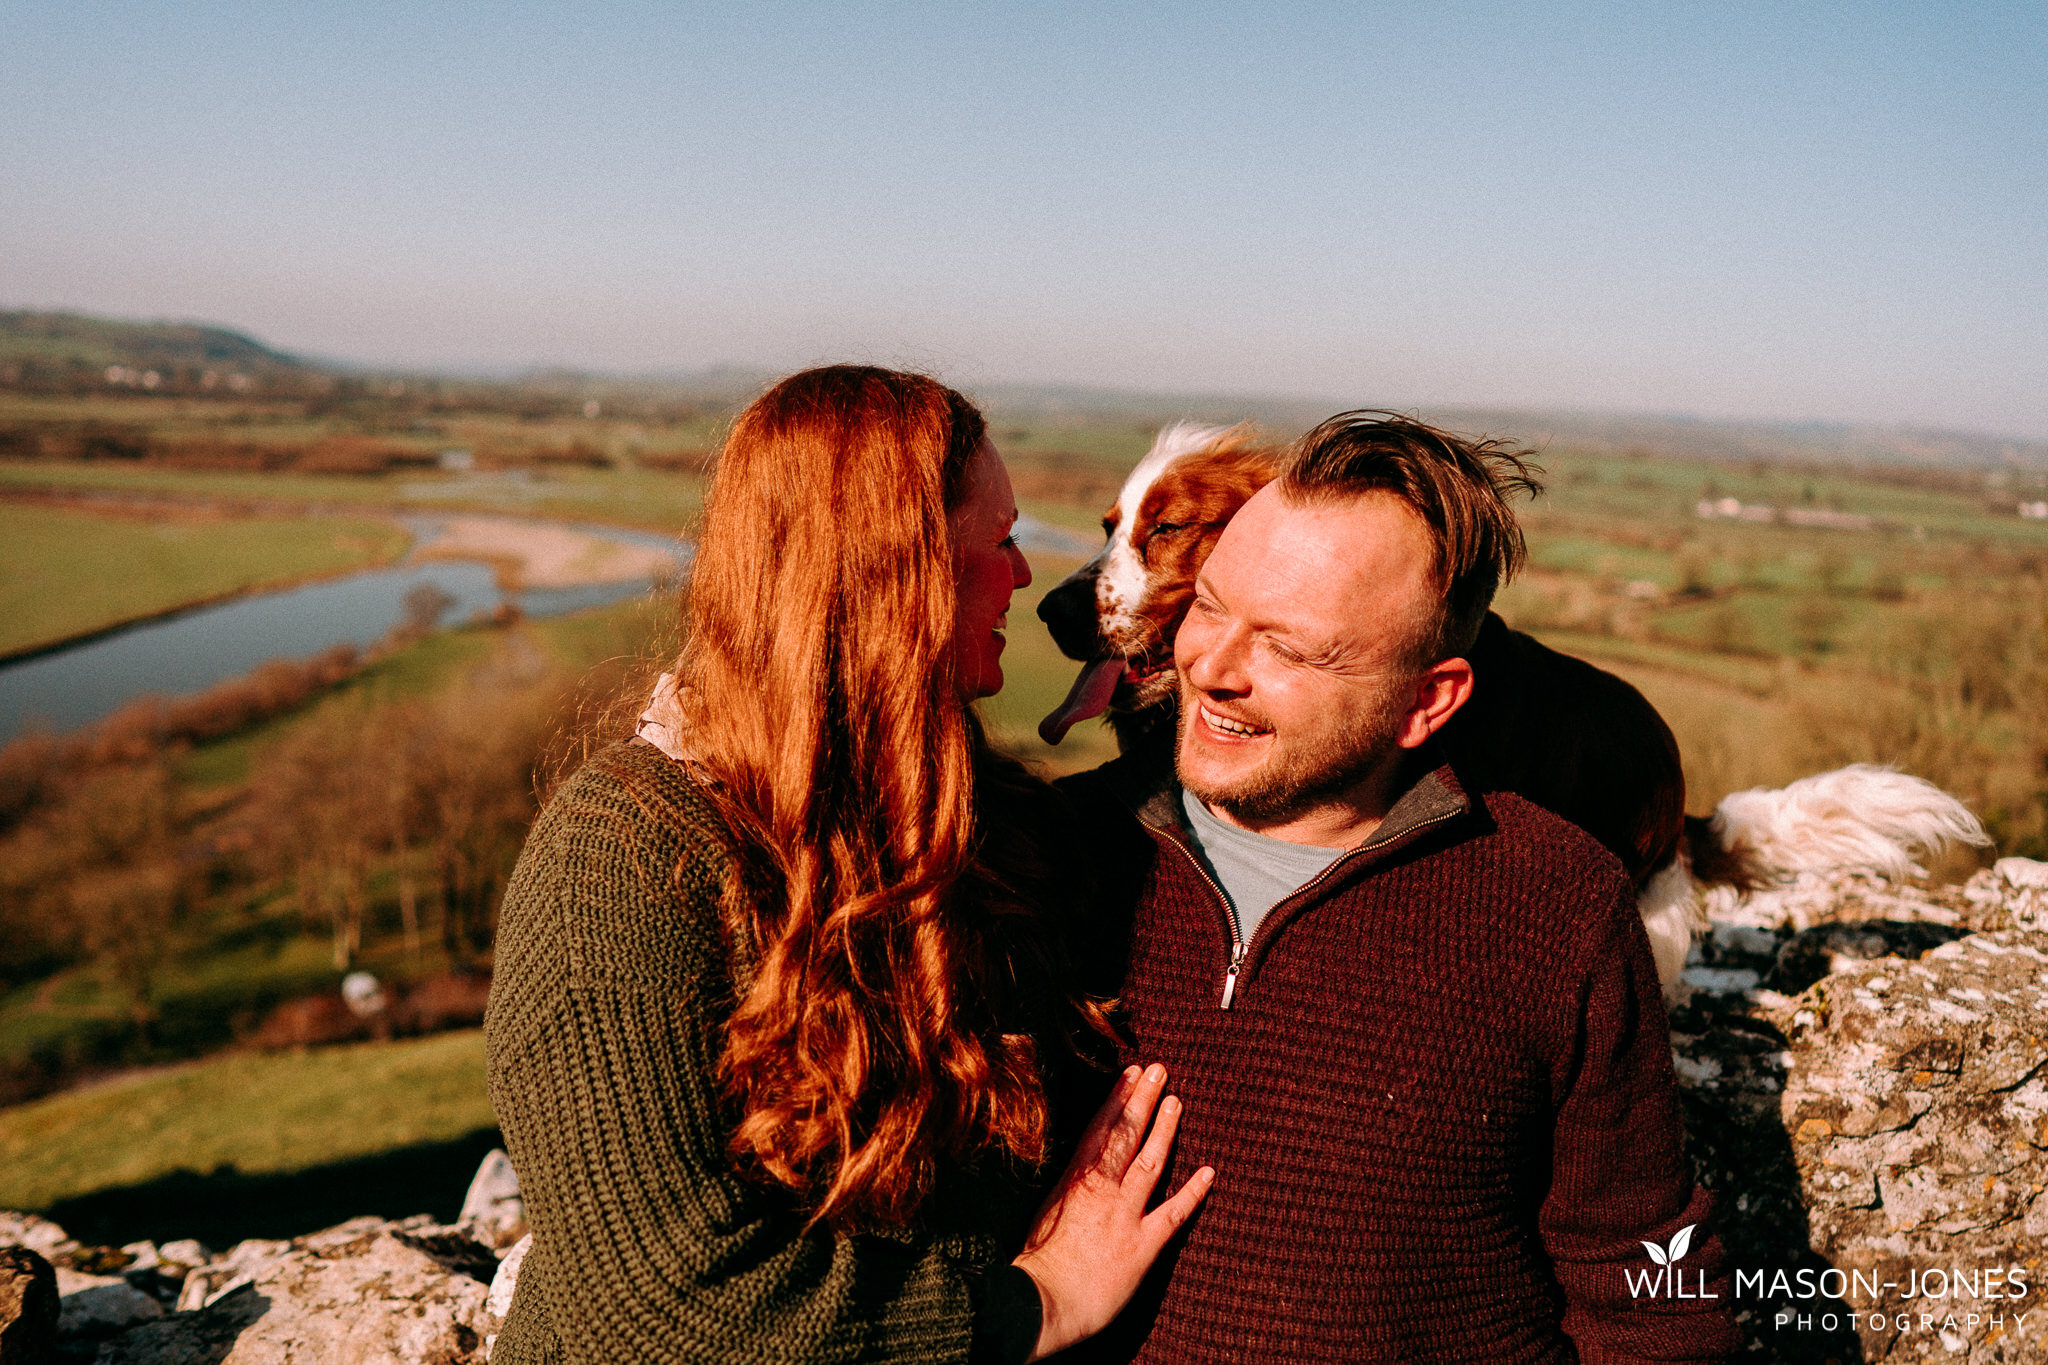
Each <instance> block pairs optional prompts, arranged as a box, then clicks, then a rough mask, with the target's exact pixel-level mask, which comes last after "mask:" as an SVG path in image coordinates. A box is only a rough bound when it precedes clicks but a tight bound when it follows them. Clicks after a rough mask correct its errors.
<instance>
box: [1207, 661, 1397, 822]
mask: <svg viewBox="0 0 2048 1365" xmlns="http://www.w3.org/2000/svg"><path fill="white" fill-rule="evenodd" d="M1403 700H1404V698H1403V696H1402V694H1401V693H1400V692H1399V691H1398V690H1397V689H1392V688H1390V689H1388V691H1387V693H1386V694H1385V695H1384V696H1382V697H1381V698H1380V699H1379V702H1378V705H1377V708H1376V709H1375V710H1374V711H1372V712H1370V713H1368V714H1367V715H1365V716H1364V717H1362V718H1358V719H1353V720H1351V721H1348V722H1347V723H1345V724H1342V725H1339V726H1335V727H1333V728H1331V729H1330V730H1327V731H1324V732H1322V733H1319V734H1314V735H1308V736H1303V737H1299V738H1296V739H1292V740H1290V739H1287V738H1286V737H1284V736H1282V735H1281V734H1280V732H1279V731H1278V730H1273V731H1272V733H1273V747H1272V752H1271V753H1270V754H1269V755H1268V756H1267V758H1266V761H1265V762H1263V763H1261V764H1260V765H1259V766H1258V767H1257V768H1255V769H1253V770H1252V771H1251V772H1250V773H1249V774H1247V775H1245V776H1244V777H1242V778H1239V779H1238V780H1237V781H1235V782H1233V783H1230V784H1229V785H1226V786H1211V785H1208V784H1206V783H1199V782H1193V781H1189V780H1188V774H1187V771H1186V769H1185V767H1184V766H1183V765H1182V764H1181V762H1180V753H1181V750H1182V748H1183V747H1184V746H1185V745H1186V744H1187V740H1188V727H1190V726H1194V725H1200V724H1201V723H1202V717H1201V713H1200V709H1199V708H1200V706H1201V703H1202V698H1201V695H1200V694H1199V693H1197V692H1195V691H1194V690H1193V689H1191V688H1190V687H1188V685H1187V684H1186V682H1185V681H1183V682H1182V684H1181V689H1180V716H1181V731H1180V742H1179V743H1178V744H1176V745H1175V746H1174V766H1175V769H1176V770H1177V772H1178V773H1179V776H1180V782H1181V785H1182V786H1183V787H1185V788H1186V789H1187V790H1188V791H1190V792H1192V793H1193V794H1194V795H1195V797H1196V798H1197V799H1199V800H1201V801H1203V802H1206V803H1207V804H1208V805H1209V806H1210V807H1212V808H1213V809H1216V810H1220V811H1222V812H1224V813H1225V814H1227V815H1230V816H1232V817H1234V818H1235V819H1238V820H1242V821H1252V822H1255V823H1258V824H1271V823H1274V822H1277V821H1282V820H1291V819H1294V818H1295V817H1297V816H1300V815H1303V814H1305V813H1307V812H1308V811H1309V810H1311V809H1313V808H1314V807H1316V806H1319V805H1322V804H1324V803H1326V802H1328V801H1331V800H1333V799H1335V798H1337V797H1339V796H1342V795H1343V794H1344V793H1345V792H1348V791H1350V790H1351V789H1352V788H1354V787H1356V786H1357V785H1358V784H1360V783H1361V782H1363V781H1365V779H1366V778H1368V777H1370V776H1371V775H1372V774H1373V771H1374V770H1375V769H1376V768H1378V767H1379V766H1380V765H1381V763H1383V762H1384V761H1385V760H1386V759H1387V757H1388V756H1389V755H1390V754H1392V753H1393V752H1394V750H1395V748H1396V745H1395V743H1394V739H1395V736H1396V734H1397V733H1398V732H1399V729H1400V723H1401V719H1402V717H1403V715H1404V714H1405V708H1404V707H1403V705H1402V702H1403ZM1250 719H1251V720H1252V721H1253V723H1255V724H1258V725H1259V726H1260V727H1261V728H1263V729H1268V730H1272V727H1271V726H1270V725H1268V724H1266V721H1265V718H1264V717H1256V716H1255V717H1251V718H1250Z"/></svg>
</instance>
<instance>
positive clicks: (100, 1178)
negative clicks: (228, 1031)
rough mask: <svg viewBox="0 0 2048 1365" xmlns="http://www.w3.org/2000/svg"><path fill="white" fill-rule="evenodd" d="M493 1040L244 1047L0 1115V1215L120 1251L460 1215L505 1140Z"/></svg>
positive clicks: (449, 1036)
mask: <svg viewBox="0 0 2048 1365" xmlns="http://www.w3.org/2000/svg"><path fill="white" fill-rule="evenodd" d="M495 1126H496V1119H495V1118H494V1117H493V1116H492V1113H491V1104H490V1096H489V1095H488V1093H486V1089H485V1084H484V1046H483V1034H482V1033H481V1032H480V1031H478V1030H474V1029H472V1030H467V1031H464V1032H459V1033H446V1034H441V1035H439V1036H437V1037H433V1038H421V1039H414V1040H408V1041H403V1042H396V1043H361V1044H356V1045H354V1046H349V1047H337V1048H328V1049H324V1050H320V1051H314V1052H307V1053H302V1054H279V1055H262V1054H255V1053H234V1054H229V1055H226V1056H222V1057H217V1058H214V1059H211V1060H209V1061H205V1062H196V1063H191V1064H188V1065H185V1066H178V1067H170V1068H164V1069H160V1070H154V1071H143V1072H136V1073H133V1074H130V1075H126V1076H121V1077H116V1078H113V1079H110V1080H106V1081H102V1082H99V1083H96V1084H93V1085H90V1086H87V1087H85V1088H83V1089H79V1090H74V1091H71V1092H69V1093H66V1094H62V1095H53V1096H51V1097H49V1098H47V1099H43V1100H37V1101H34V1102H32V1103H29V1104H22V1105H16V1106H14V1107H13V1108H9V1109H0V1208H8V1209H36V1210H46V1211H48V1212H49V1213H50V1214H52V1215H53V1216H55V1217H56V1218H57V1219H58V1220H59V1221H61V1222H63V1223H64V1225H65V1226H66V1227H67V1228H68V1229H69V1230H70V1231H71V1233H72V1235H73V1236H77V1237H81V1238H84V1239H86V1240H89V1241H97V1242H103V1243H112V1244H115V1245H118V1244H120V1243H121V1242H124V1241H129V1240H133V1239H134V1238H136V1237H156V1238H171V1237H179V1236H198V1237H199V1238H200V1239H201V1240H202V1241H205V1242H207V1243H208V1244H209V1245H212V1246H215V1247H216V1248H225V1246H227V1245H228V1244H230V1243H232V1242H233V1241H235V1240H237V1239H238V1238H240V1237H244V1236H271V1237H276V1236H291V1235H294V1234H296V1233H302V1232H310V1231H313V1230H314V1229H316V1228H318V1227H321V1226H324V1225H327V1224H331V1223H334V1222H339V1221H341V1219H343V1218H347V1217H352V1216H354V1215H356V1214H360V1213H381V1214H384V1215H385V1216H391V1217H402V1216H404V1215H406V1214H409V1213H433V1214H436V1215H437V1216H439V1217H442V1218H451V1217H453V1216H454V1214H455V1213H456V1211H457V1209H458V1207H459V1206H460V1204H461V1201H462V1193H463V1189H464V1186H465V1185H466V1183H467V1181H468V1178H469V1176H470V1174H471V1173H472V1172H473V1170H474V1168H475V1164H476V1160H477V1158H478V1157H479V1156H481V1154H482V1151H483V1150H484V1149H487V1148H488V1147H489V1146H491V1145H494V1144H495V1142H496V1141H497V1136H496V1133H495Z"/></svg>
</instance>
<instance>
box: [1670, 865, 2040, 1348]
mask: <svg viewBox="0 0 2048 1365" xmlns="http://www.w3.org/2000/svg"><path fill="white" fill-rule="evenodd" d="M1708 910H1709V914H1710V917H1711V920H1712V926H1713V927H1712V929H1711V931H1710V932H1709V934H1708V936H1707V938H1706V940H1705V942H1703V943H1702V944H1701V945H1700V947H1699V948H1698V949H1696V950H1695V953H1694V959H1693V962H1692V963H1691V964H1690V965H1689V966H1688V967H1687V970H1686V973H1685V982H1686V986H1687V988H1688V994H1689V998H1688V999H1687V1000H1686V1001H1685V1002H1684V1003H1682V1004H1681V1005H1679V1006H1678V1007H1677V1008H1675V1009H1674V1010H1673V1011H1672V1029H1673V1044H1674V1063H1675V1065H1676V1067H1677V1069H1678V1075H1679V1083H1680V1092H1681V1096H1682V1098H1683V1101H1684V1104H1685V1114H1686V1124H1687V1129H1688V1133H1689V1136H1690V1139H1691V1146H1692V1151H1693V1155H1694V1161H1695V1166H1696V1168H1697V1170H1698V1173H1699V1176H1700V1179H1701V1181H1702V1182H1703V1183H1705V1184H1706V1185H1708V1186H1710V1187H1711V1188H1712V1189H1714V1190H1715V1192H1716V1194H1717V1196H1718V1201H1719V1202H1718V1209H1717V1215H1716V1218H1717V1222H1718V1224H1719V1226H1720V1228H1721V1231H1722V1234H1723V1237H1724V1239H1725V1240H1726V1242H1727V1244H1728V1247H1729V1251H1730V1254H1731V1259H1732V1260H1733V1262H1734V1264H1735V1267H1736V1270H1737V1274H1738V1278H1737V1281H1736V1284H1735V1286H1734V1288H1735V1292H1736V1303H1735V1306H1736V1308H1737V1311H1738V1312H1739V1313H1740V1314H1741V1315H1742V1317H1743V1319H1744V1323H1745V1327H1746V1329H1747V1330H1746V1335H1747V1336H1748V1338H1749V1340H1750V1351H1751V1356H1750V1358H1752V1359H1757V1360H1783V1361H1800V1362H1804V1361H1813V1362H1816V1363H1818V1362H1823V1361H1827V1360H1835V1361H1840V1362H1848V1361H1857V1360H1860V1361H1865V1362H1876V1361H1887V1362H1892V1361H1896V1362H1909V1361H1936V1360H1938V1361H1943V1362H1951V1363H1953V1365H1962V1363H1963V1362H1968V1365H1993V1363H1994V1362H1995V1363H1999V1365H2003V1363H2005V1362H2012V1365H2018V1362H2023V1361H2024V1362H2039V1361H2043V1360H2048V1303H2044V1302H2043V1295H2044V1292H2048V1285H2044V1279H2048V1276H2044V1275H2043V1274H2042V1273H2041V1270H2042V1257H2041V1254H2040V1251H2039V1246H2040V1239H2041V1237H2042V1235H2043V1234H2044V1233H2048V1073H2044V1072H2043V1070H2042V1067H2043V1063H2044V1062H2048V863H2040V862H2033V861H2030V860H2027V859H2023V858H2004V859H2001V860H1999V862H1998V863H1996V864H1995V865H1994V866H1993V867H1991V868H1988V869H1986V870H1984V871H1982V872H1979V873H1978V874H1977V875H1976V876H1975V877H1973V878H1971V880H1970V881H1969V882H1968V883H1966V884H1965V885H1962V886H1957V887H1937V888H1925V887H1917V886H1908V885H1895V884H1890V883H1886V882H1882V881H1877V880H1874V879H1871V878H1867V877H1840V878H1835V879H1822V878H1809V879H1806V880H1804V881H1801V882H1797V883H1793V884H1791V885H1788V886H1783V887H1777V888H1773V889H1771V890H1770V891H1767V892H1764V893H1759V894H1755V895H1751V896H1748V897H1738V896H1735V895H1733V894H1731V893H1728V892H1726V891H1721V892H1717V893H1716V895H1715V898H1714V899H1713V900H1711V901H1710V903H1709V906H1708ZM1781 1272H1782V1275H1781ZM1801 1272H1805V1273H1804V1274H1803V1275H1802V1273H1801ZM2037 1308H2039V1309H2040V1310H2042V1311H2036V1309H2037Z"/></svg>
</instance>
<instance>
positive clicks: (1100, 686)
mask: <svg viewBox="0 0 2048 1365" xmlns="http://www.w3.org/2000/svg"><path fill="white" fill-rule="evenodd" d="M1123 676H1124V661H1123V660H1122V659H1097V660H1095V661H1094V662H1093V663H1090V664H1089V665H1088V666H1087V667H1086V668H1083V669H1082V670H1081V676H1080V677H1078V678H1076V679H1074V686H1073V689H1072V690H1071V691H1069V692H1068V693H1067V699H1066V700H1065V701H1063V702H1061V703H1060V704H1059V706H1058V707H1057V708H1056V709H1055V710H1054V711H1053V713H1052V714H1051V715H1049V716H1047V717H1046V718H1045V719H1044V720H1042V721H1040V722H1038V737H1039V738H1040V739H1042V740H1044V741H1045V742H1046V743H1047V744H1057V743H1059V742H1060V741H1061V740H1063V739H1065V738H1066V737H1067V731H1069V730H1071V729H1073V728H1074V727H1075V726H1076V725H1079V724H1080V723H1081V722H1082V721H1084V720H1093V719H1095V717H1097V716H1099V715H1101V714H1102V713H1103V712H1104V711H1107V710H1108V709H1109V699H1110V697H1111V696H1112V695H1114V694H1115V692H1116V685H1117V683H1118V682H1120V681H1122V679H1123Z"/></svg>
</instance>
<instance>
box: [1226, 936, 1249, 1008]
mask: <svg viewBox="0 0 2048 1365" xmlns="http://www.w3.org/2000/svg"><path fill="white" fill-rule="evenodd" d="M1243 965H1244V944H1243V943H1242V942H1239V943H1233V944H1231V945H1230V970H1229V972H1227V973H1225V975H1224V977H1223V1006H1222V1007H1223V1008H1224V1009H1229V1008H1230V1002H1231V1000H1232V999H1234V998H1235V997H1236V995H1237V969H1238V968H1239V967H1242V966H1243Z"/></svg>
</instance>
